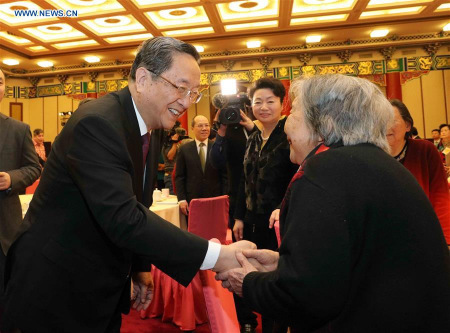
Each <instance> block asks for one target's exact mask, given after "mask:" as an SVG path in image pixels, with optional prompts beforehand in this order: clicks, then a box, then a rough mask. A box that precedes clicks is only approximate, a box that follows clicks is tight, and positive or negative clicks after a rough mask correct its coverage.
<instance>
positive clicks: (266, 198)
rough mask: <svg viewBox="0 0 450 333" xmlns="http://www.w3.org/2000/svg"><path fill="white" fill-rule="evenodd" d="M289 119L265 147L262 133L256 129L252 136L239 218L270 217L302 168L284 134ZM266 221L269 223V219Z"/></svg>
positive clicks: (240, 198) (247, 156) (247, 151)
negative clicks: (249, 215)
mask: <svg viewBox="0 0 450 333" xmlns="http://www.w3.org/2000/svg"><path fill="white" fill-rule="evenodd" d="M286 119H287V118H283V119H281V120H280V121H279V122H278V124H277V126H276V127H275V129H274V130H273V132H272V133H271V135H270V137H269V140H268V141H267V142H266V144H265V145H264V147H263V148H262V149H261V146H262V139H261V132H260V131H259V130H258V131H255V132H253V133H252V134H251V135H250V136H249V138H248V141H247V146H246V150H245V157H244V177H241V186H240V189H239V193H238V200H237V204H236V211H235V215H234V216H235V218H237V219H240V220H245V215H246V214H248V213H251V214H253V215H254V214H258V215H269V216H270V214H271V213H272V211H273V210H274V209H276V208H277V207H278V206H279V204H280V203H281V201H282V199H283V197H284V193H285V192H286V189H287V186H288V184H289V181H290V180H291V178H292V176H293V175H294V173H295V172H296V171H297V169H298V165H296V164H293V163H292V162H291V160H290V158H289V143H288V141H287V138H286V133H284V125H285V123H286ZM262 223H267V225H268V221H263V222H262Z"/></svg>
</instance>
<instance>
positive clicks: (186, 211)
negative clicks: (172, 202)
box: [180, 201, 189, 215]
mask: <svg viewBox="0 0 450 333" xmlns="http://www.w3.org/2000/svg"><path fill="white" fill-rule="evenodd" d="M180 210H181V212H182V213H183V214H184V215H188V214H189V205H188V203H187V201H182V202H180Z"/></svg>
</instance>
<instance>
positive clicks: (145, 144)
mask: <svg viewBox="0 0 450 333" xmlns="http://www.w3.org/2000/svg"><path fill="white" fill-rule="evenodd" d="M149 149H150V133H148V132H147V133H145V134H144V135H143V136H142V162H143V166H144V168H145V162H146V161H147V155H148V150H149Z"/></svg>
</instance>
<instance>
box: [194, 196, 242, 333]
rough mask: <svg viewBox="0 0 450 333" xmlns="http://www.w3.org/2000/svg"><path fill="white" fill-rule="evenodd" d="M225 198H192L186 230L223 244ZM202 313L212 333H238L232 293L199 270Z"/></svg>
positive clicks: (224, 233) (211, 276) (209, 274)
mask: <svg viewBox="0 0 450 333" xmlns="http://www.w3.org/2000/svg"><path fill="white" fill-rule="evenodd" d="M228 210H229V201H228V196H227V195H223V196H220V197H214V198H205V199H193V200H191V202H190V203H189V223H188V231H190V232H192V233H194V234H196V235H198V236H200V237H203V238H206V239H211V238H217V239H218V240H219V241H220V242H221V243H222V244H225V242H226V238H227V229H228ZM199 273H200V279H201V281H202V285H203V295H204V296H205V303H206V311H207V312H208V319H209V324H210V328H211V332H212V333H234V332H236V333H238V332H239V322H238V320H237V315H236V308H235V306H234V300H233V294H232V293H231V292H229V291H228V290H226V289H224V288H222V286H221V283H220V282H219V281H216V280H215V279H214V275H215V273H213V272H212V271H200V272H199Z"/></svg>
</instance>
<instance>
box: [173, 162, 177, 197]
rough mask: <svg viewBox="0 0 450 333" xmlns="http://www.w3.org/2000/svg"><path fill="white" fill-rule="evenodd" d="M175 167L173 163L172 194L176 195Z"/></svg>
mask: <svg viewBox="0 0 450 333" xmlns="http://www.w3.org/2000/svg"><path fill="white" fill-rule="evenodd" d="M176 167H177V164H176V163H175V164H174V165H173V170H172V188H173V194H175V195H176V194H177V189H176V188H175V172H176Z"/></svg>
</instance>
